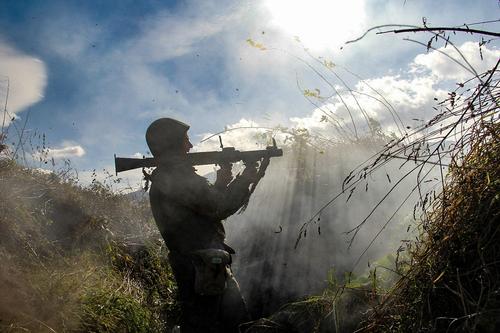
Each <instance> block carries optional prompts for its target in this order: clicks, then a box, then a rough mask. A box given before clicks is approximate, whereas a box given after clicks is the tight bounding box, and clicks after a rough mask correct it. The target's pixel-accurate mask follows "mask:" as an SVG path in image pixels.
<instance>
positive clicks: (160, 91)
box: [0, 0, 500, 178]
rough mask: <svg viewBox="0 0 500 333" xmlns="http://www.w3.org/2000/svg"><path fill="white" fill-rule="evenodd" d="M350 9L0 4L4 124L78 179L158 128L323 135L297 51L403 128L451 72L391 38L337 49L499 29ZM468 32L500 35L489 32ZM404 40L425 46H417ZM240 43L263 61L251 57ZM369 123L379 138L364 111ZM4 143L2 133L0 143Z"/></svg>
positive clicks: (416, 8) (437, 7)
mask: <svg viewBox="0 0 500 333" xmlns="http://www.w3.org/2000/svg"><path fill="white" fill-rule="evenodd" d="M350 2H352V3H353V5H352V6H348V5H347V4H346V3H347V2H346V1H326V0H325V1H321V0H314V1H309V2H307V3H308V4H309V5H306V6H304V5H303V4H304V3H306V2H301V1H295V2H293V1H289V2H286V1H279V0H259V1H220V0H217V1H215V0H207V1H51V0H47V1H15V0H12V1H9V0H4V1H2V2H1V3H0V97H2V103H3V101H4V99H5V91H6V84H5V77H9V80H10V82H11V89H10V92H9V93H10V96H9V104H8V110H9V112H10V113H11V114H15V115H16V116H17V117H18V119H17V120H16V121H15V122H16V123H17V124H20V125H22V124H23V122H24V120H26V117H28V115H29V119H28V122H27V128H28V129H29V130H32V131H35V130H36V131H37V132H40V133H45V134H46V136H47V139H48V142H49V145H50V148H51V149H52V151H51V154H52V155H51V156H54V157H55V158H56V160H60V159H61V158H70V159H71V160H72V163H73V165H74V166H75V168H77V169H78V170H80V171H81V174H82V175H86V174H87V175H88V174H89V170H92V169H94V168H95V169H98V170H102V169H103V168H110V169H111V170H112V164H113V160H112V157H113V154H114V153H117V154H119V155H133V154H135V153H141V154H142V153H145V152H146V151H147V147H146V145H145V140H144V132H145V129H146V128H147V126H148V125H149V123H150V122H151V121H153V120H155V119H156V118H159V117H174V118H178V119H180V120H183V121H185V122H187V123H189V124H191V128H192V129H191V131H190V135H191V137H192V139H193V140H192V141H193V142H194V143H197V142H199V141H200V139H202V137H203V135H205V134H207V133H214V132H219V131H221V130H223V129H224V127H225V126H238V125H237V124H240V125H241V124H255V125H261V126H276V125H283V126H289V127H293V126H295V127H297V126H299V127H300V126H302V127H305V128H308V129H310V130H311V131H314V130H317V131H323V132H324V133H325V134H328V133H330V132H331V130H330V132H328V131H329V130H328V129H327V128H325V127H324V126H323V124H318V123H317V120H318V117H317V115H315V110H314V106H313V105H311V104H310V103H309V102H308V101H307V100H306V99H305V98H304V96H303V95H302V93H301V91H300V89H299V88H298V87H297V82H299V83H300V85H301V87H303V88H308V89H314V88H318V89H320V90H321V91H325V89H328V85H326V86H325V84H324V82H321V80H320V79H319V78H318V76H317V75H316V74H314V73H313V72H311V71H310V70H309V69H308V68H307V65H305V64H304V63H302V62H301V61H299V60H297V59H296V58H294V55H297V56H299V57H301V58H303V59H307V61H308V62H309V63H313V62H314V60H313V59H312V58H308V55H307V54H306V53H305V52H304V51H303V47H306V48H308V49H309V51H310V52H311V53H312V54H313V55H315V56H317V57H323V58H322V59H331V60H332V61H333V62H334V63H335V64H337V65H341V66H345V67H347V68H348V69H349V70H351V71H353V72H355V73H357V74H359V75H361V76H362V77H363V78H365V79H369V80H373V81H372V82H373V83H374V84H378V87H379V88H380V89H381V90H382V91H384V93H385V94H386V95H387V96H388V98H393V99H392V100H391V101H394V103H395V104H396V105H397V106H398V108H400V109H401V110H402V111H401V112H402V114H403V115H405V113H407V116H408V117H407V118H408V119H410V118H411V117H414V116H415V115H418V116H422V118H424V116H426V115H428V113H426V112H427V111H425V110H427V109H430V107H429V106H430V104H429V103H430V102H431V101H432V100H433V98H434V97H436V96H443V94H445V91H444V90H443V89H444V87H446V85H447V84H448V85H450V84H453V83H454V82H455V81H457V80H460V79H461V77H460V75H459V74H457V73H458V72H459V70H457V69H453V68H452V69H451V73H455V74H456V75H450V74H446V73H450V72H446V73H444V72H442V71H441V72H440V68H441V69H442V68H445V67H446V66H449V65H448V64H443V63H442V59H440V58H439V57H438V56H437V55H436V54H432V52H431V54H425V53H426V52H425V48H424V47H422V46H420V45H417V44H415V43H411V42H407V41H403V40H402V39H403V38H404V37H405V36H402V35H401V36H400V35H398V36H396V35H393V34H390V35H375V34H374V33H372V34H370V35H368V36H367V37H366V38H365V39H363V40H362V41H360V42H357V43H354V44H350V45H348V46H346V47H344V49H343V50H340V45H341V43H342V42H343V41H345V40H348V39H351V38H355V37H357V36H359V35H360V33H362V32H363V31H364V30H365V29H367V28H369V27H372V26H375V25H379V24H388V23H399V24H415V25H420V24H421V22H422V17H426V19H427V22H428V24H429V25H430V26H441V25H460V24H463V23H473V22H480V21H486V20H497V19H499V16H500V15H499V14H500V7H499V5H498V1H496V0H481V1H457V0H448V1H446V0H445V1H437V2H436V1H430V0H429V1H416V0H407V1H403V0H401V1H398V0H393V1H383V0H374V1H368V0H357V1H350ZM285 3H288V5H286V6H285V5H284V4H285ZM326 4H329V5H326ZM475 27H476V28H480V29H481V28H482V29H486V30H492V31H499V30H500V29H499V27H500V25H499V24H498V22H497V23H493V24H483V25H478V26H475ZM294 36H299V38H300V40H301V41H302V44H299V43H297V41H296V40H295V38H294ZM406 37H411V38H416V39H419V40H421V41H423V42H426V41H427V40H428V36H423V35H422V36H417V35H413V34H411V35H410V34H409V35H406ZM247 39H252V40H253V41H255V42H258V43H261V44H263V45H264V46H265V47H266V50H264V51H263V50H259V49H258V48H255V47H252V46H251V45H250V44H249V43H248V42H247ZM467 40H470V41H473V42H475V43H477V41H478V40H479V39H478V37H476V36H457V37H455V43H456V45H457V46H459V47H462V46H463V47H464V48H463V50H465V51H464V52H468V53H467V56H470V57H471V62H473V63H474V64H478V66H479V67H481V66H483V65H482V64H484V67H485V68H486V67H487V65H488V64H489V63H490V62H491V61H493V60H494V59H497V58H498V53H497V50H498V48H497V45H496V44H495V43H496V42H495V41H493V42H492V43H490V44H488V45H487V46H486V48H487V51H488V52H489V53H487V54H486V56H485V58H486V60H485V61H484V62H483V63H481V62H480V61H479V60H478V55H477V54H476V53H477V50H474V49H472V48H471V47H467V45H466V44H464V43H465V42H466V41H467ZM464 45H465V46H464ZM469 51H470V52H469ZM419 54H421V55H420V56H419ZM418 57H420V58H418ZM417 59H419V60H417ZM492 59H493V60H492ZM488 61H489V62H488ZM2 62H3V65H2ZM339 68H340V67H339ZM446 68H448V67H446ZM339 75H342V77H344V78H345V80H347V81H348V83H349V84H350V85H352V86H356V84H359V82H357V79H355V78H354V77H352V76H350V75H348V74H346V72H343V71H341V70H340V69H339ZM447 75H448V76H449V77H446V76H447ZM2 80H3V81H2ZM333 81H334V80H333V78H332V82H333ZM333 83H334V84H339V83H338V82H333ZM395 91H396V92H403V93H404V94H406V95H404V94H403V95H398V94H394V92H395ZM393 95H394V96H393ZM332 103H333V102H332ZM332 105H333V106H332V107H333V108H335V103H333V104H332ZM367 107H368V108H370V107H369V106H367ZM406 110H408V111H406ZM338 112H339V113H341V110H338ZM372 115H373V117H374V118H376V119H377V120H378V121H380V122H381V123H382V124H383V125H384V126H385V125H386V121H387V119H386V117H385V116H383V115H382V114H381V113H378V111H377V109H376V108H375V107H374V109H373V110H372ZM378 116H379V117H378ZM242 119H244V121H243V122H242ZM315 122H316V123H315ZM235 124H236V125H235ZM387 129H388V130H390V129H391V125H390V124H388V123H387ZM14 134H15V133H14V131H13V130H12V129H10V130H9V135H10V136H14ZM238 135H239V136H238ZM238 135H236V134H235V137H234V138H233V142H235V143H236V144H241V145H242V146H244V144H245V135H246V134H244V133H243V134H238ZM228 140H231V138H229V137H228ZM215 145H216V144H215V143H214V144H212V145H208V144H206V145H198V146H197V148H198V149H211V148H214V147H215ZM131 177H132V176H131ZM83 178H85V176H84V177H83Z"/></svg>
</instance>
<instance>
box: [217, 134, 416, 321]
mask: <svg viewBox="0 0 500 333" xmlns="http://www.w3.org/2000/svg"><path fill="white" fill-rule="evenodd" d="M379 149H380V146H378V145H376V144H373V143H364V144H363V143H356V144H355V143H345V144H338V145H335V146H333V147H331V148H328V149H325V150H324V151H319V150H317V149H314V148H313V147H311V146H309V145H308V144H307V143H305V142H303V143H300V142H299V143H297V142H296V143H295V144H293V145H292V146H291V147H287V148H285V149H284V156H283V157H281V158H273V159H272V161H271V164H270V166H269V168H268V170H267V172H266V175H265V177H264V178H263V179H262V180H261V182H260V183H259V186H258V188H257V190H256V191H255V193H254V195H253V197H252V198H251V199H250V204H249V206H248V208H247V209H246V211H245V212H243V213H242V214H241V215H235V216H232V217H230V218H229V219H228V220H227V221H226V223H225V226H226V231H227V242H228V244H229V245H230V246H232V247H233V248H235V249H236V252H237V253H236V255H235V256H234V265H233V268H234V270H235V274H236V276H237V278H238V281H239V282H240V285H241V288H242V292H243V293H244V295H245V297H246V299H247V300H248V301H249V306H250V308H251V310H252V312H253V315H254V316H262V315H268V314H270V313H271V312H272V311H275V310H277V309H278V308H279V307H280V306H281V305H283V304H284V303H285V302H288V301H293V300H296V299H297V298H300V297H303V296H306V295H311V294H318V293H321V292H322V290H324V288H325V287H326V284H327V283H326V279H327V276H328V272H329V271H331V270H332V269H333V270H334V271H335V274H336V275H337V276H338V277H341V276H342V275H343V273H344V272H346V271H354V273H356V274H361V273H364V272H365V271H366V270H367V269H368V264H369V263H370V262H373V261H375V260H377V259H380V258H381V257H383V256H385V255H387V254H391V253H392V254H394V253H396V250H397V249H398V247H399V246H400V240H401V239H403V238H406V237H411V236H409V235H410V234H408V233H407V230H408V228H407V227H408V225H409V223H410V222H411V221H412V218H411V216H412V210H413V203H414V202H415V200H409V201H408V202H407V203H406V204H405V205H403V208H402V209H401V210H400V211H399V212H398V213H397V214H396V215H395V217H394V218H393V220H392V222H391V223H390V224H388V226H387V227H386V229H385V231H384V232H382V233H381V235H380V237H379V238H378V239H376V241H375V242H373V244H372V245H371V247H370V248H369V251H368V252H367V253H366V254H365V255H363V256H362V257H361V259H360V256H361V255H362V252H363V251H364V250H365V249H366V248H367V246H368V244H370V242H371V241H372V239H373V237H374V236H375V235H376V234H377V232H378V231H380V230H381V229H383V228H384V224H385V223H386V222H387V220H388V219H389V217H390V215H392V214H393V213H394V212H395V211H396V209H397V207H398V206H399V205H400V204H401V202H402V200H403V198H405V197H406V195H407V194H408V193H409V192H410V191H411V188H413V186H414V179H413V185H412V180H411V179H408V181H407V182H404V181H403V182H402V183H401V184H400V186H399V187H398V188H396V191H395V192H393V193H392V194H391V195H389V196H388V197H387V198H386V199H385V200H384V201H383V202H382V204H381V205H380V206H379V208H378V209H377V211H376V212H375V214H374V215H373V216H372V217H371V218H370V219H369V220H368V223H367V224H366V225H364V226H363V228H362V229H361V231H360V233H359V234H358V235H357V237H356V238H355V240H354V242H353V243H352V246H351V247H350V248H349V240H350V239H351V236H352V234H348V235H347V234H345V233H346V232H347V231H349V230H351V229H353V228H354V227H355V226H356V225H357V224H359V223H360V222H361V221H362V220H363V219H364V218H365V217H366V216H367V215H368V214H369V213H370V211H371V210H372V209H373V207H375V205H376V204H377V203H378V202H379V201H380V200H381V199H382V198H383V196H384V195H385V194H386V193H387V192H388V191H389V189H390V188H391V187H392V186H393V185H394V182H395V181H397V180H398V179H399V178H400V177H401V176H402V175H403V173H404V172H405V171H406V169H407V168H406V167H402V168H401V169H400V164H399V163H393V164H388V165H387V166H386V167H385V168H384V169H381V170H380V171H379V172H377V173H375V174H374V175H372V176H371V177H368V178H370V179H366V183H363V184H362V185H359V186H362V188H358V189H356V191H354V192H353V194H352V196H351V197H350V198H349V201H347V198H348V197H349V194H350V192H349V191H347V193H345V195H343V196H341V197H340V198H339V199H338V200H336V201H335V202H334V203H333V204H332V205H330V206H328V207H327V208H326V209H324V210H323V211H322V213H321V214H320V218H319V221H318V220H316V222H315V223H312V224H311V226H310V227H309V228H308V230H307V232H306V233H305V234H304V235H303V237H302V238H301V239H300V241H299V242H298V243H297V239H298V236H299V230H300V227H301V226H302V225H303V223H304V222H307V221H308V220H309V219H310V218H311V216H313V215H314V213H316V212H317V211H318V210H319V209H320V208H321V207H322V206H323V205H324V204H325V203H326V202H328V201H329V200H330V198H332V197H333V196H334V195H336V194H337V193H338V192H340V191H341V190H342V188H341V187H342V182H343V180H344V179H345V178H346V176H347V175H348V174H349V172H350V171H351V170H352V169H353V168H355V167H356V166H357V165H358V164H359V163H361V162H363V161H365V160H366V159H367V158H368V157H369V156H372V155H373V154H374V153H375V152H376V151H378V150H379ZM359 259H360V260H359ZM358 260H359V263H358V264H357V265H356V266H355V264H356V262H357V261H358Z"/></svg>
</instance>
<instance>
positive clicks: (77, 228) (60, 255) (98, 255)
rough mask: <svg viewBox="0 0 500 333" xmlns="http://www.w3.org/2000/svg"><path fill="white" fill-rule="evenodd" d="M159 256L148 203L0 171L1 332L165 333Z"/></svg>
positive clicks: (15, 169)
mask: <svg viewBox="0 0 500 333" xmlns="http://www.w3.org/2000/svg"><path fill="white" fill-rule="evenodd" d="M166 254H167V250H166V248H165V246H164V244H163V242H162V241H161V236H160V235H159V233H158V232H157V229H156V226H155V225H154V221H153V220H152V216H151V213H150V210H149V205H148V203H147V202H145V201H132V200H130V199H129V198H127V197H126V196H123V195H118V194H114V193H113V192H111V191H110V189H109V188H107V187H106V186H104V185H102V184H100V183H97V182H94V183H93V184H92V185H91V186H89V187H81V186H78V185H77V184H76V183H75V182H73V181H71V180H70V179H64V178H61V177H60V176H57V175H55V174H45V173H41V172H37V171H36V170H33V169H27V168H23V167H21V166H19V165H18V164H16V163H15V162H13V161H11V160H7V159H4V160H1V161H0V260H1V262H2V265H1V266H0V294H1V295H2V297H1V300H0V331H2V332H158V331H162V330H165V329H167V328H169V327H172V326H173V325H175V324H176V322H177V319H178V307H177V305H176V304H175V301H174V299H175V294H176V285H175V282H174V280H173V276H172V273H171V269H170V266H169V264H168V261H167V260H166Z"/></svg>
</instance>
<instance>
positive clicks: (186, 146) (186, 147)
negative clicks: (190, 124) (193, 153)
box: [182, 132, 193, 154]
mask: <svg viewBox="0 0 500 333" xmlns="http://www.w3.org/2000/svg"><path fill="white" fill-rule="evenodd" d="M191 148H193V145H192V144H191V141H189V136H188V135H187V132H186V134H185V135H184V141H183V142H182V152H184V153H186V154H187V153H188V152H189V150H190V149H191Z"/></svg>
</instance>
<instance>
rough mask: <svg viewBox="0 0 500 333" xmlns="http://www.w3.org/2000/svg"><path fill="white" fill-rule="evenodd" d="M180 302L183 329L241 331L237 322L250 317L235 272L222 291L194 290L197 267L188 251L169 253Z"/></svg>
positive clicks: (195, 332)
mask: <svg viewBox="0 0 500 333" xmlns="http://www.w3.org/2000/svg"><path fill="white" fill-rule="evenodd" d="M169 260H170V265H171V267H172V271H173V273H174V277H175V280H176V282H177V286H178V299H179V302H180V305H181V323H180V326H181V333H238V332H239V330H238V326H239V325H240V324H242V323H244V322H248V321H249V320H250V316H249V314H248V310H247V307H246V304H245V301H244V300H243V297H242V296H241V292H240V288H239V285H238V282H237V281H236V279H235V278H234V276H233V275H232V274H229V276H228V277H227V280H226V281H227V287H226V289H225V290H224V292H223V293H222V294H220V295H213V296H207V295H199V294H196V293H195V289H194V284H195V269H194V266H193V263H192V261H191V257H190V256H189V255H182V254H178V253H170V254H169Z"/></svg>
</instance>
